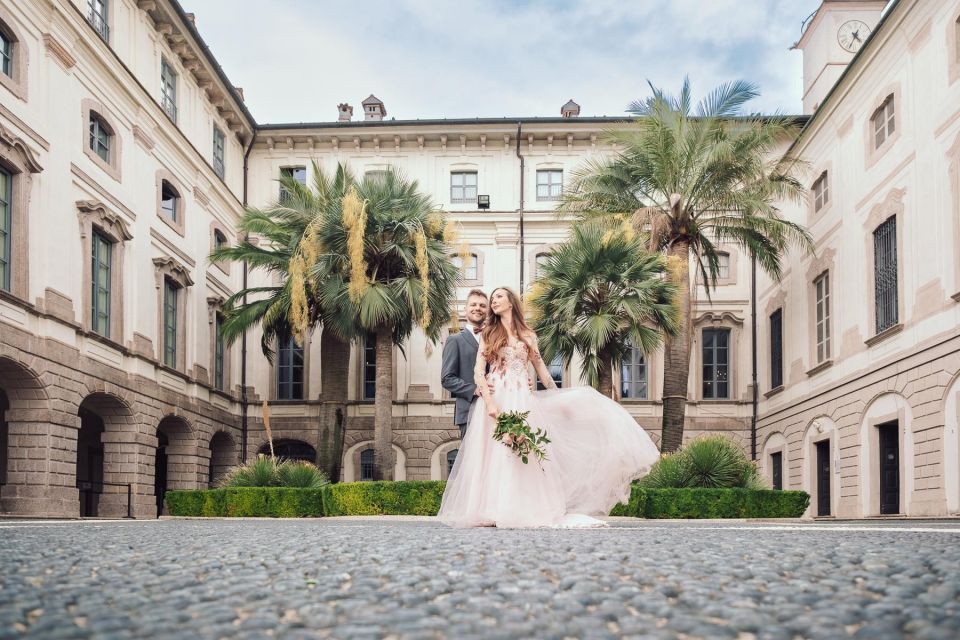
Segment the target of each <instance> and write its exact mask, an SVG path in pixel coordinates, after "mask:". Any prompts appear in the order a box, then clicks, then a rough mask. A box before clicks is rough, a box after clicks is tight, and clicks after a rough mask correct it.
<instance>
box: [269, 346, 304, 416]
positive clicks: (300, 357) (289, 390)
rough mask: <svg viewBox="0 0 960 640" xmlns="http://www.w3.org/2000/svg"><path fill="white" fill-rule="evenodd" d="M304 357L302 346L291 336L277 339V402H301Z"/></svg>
mask: <svg viewBox="0 0 960 640" xmlns="http://www.w3.org/2000/svg"><path fill="white" fill-rule="evenodd" d="M305 357H306V353H305V350H304V348H303V345H298V344H297V341H296V340H295V339H294V337H293V336H292V335H288V336H281V337H279V338H278V339H277V366H276V369H277V373H276V385H277V387H276V388H277V400H303V398H304V389H305V386H306V385H305V380H304V372H305V369H306V368H305V366H304V365H305Z"/></svg>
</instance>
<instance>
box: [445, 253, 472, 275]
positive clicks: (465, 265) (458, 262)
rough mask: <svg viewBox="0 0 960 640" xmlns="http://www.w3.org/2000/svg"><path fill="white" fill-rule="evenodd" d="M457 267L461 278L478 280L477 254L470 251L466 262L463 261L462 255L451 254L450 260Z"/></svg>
mask: <svg viewBox="0 0 960 640" xmlns="http://www.w3.org/2000/svg"><path fill="white" fill-rule="evenodd" d="M450 261H451V262H452V263H453V266H455V267H456V268H457V269H459V270H460V274H461V277H462V278H463V280H478V279H479V278H478V277H477V270H478V264H479V261H478V259H477V254H475V253H471V254H470V255H469V256H467V260H466V262H464V259H463V256H461V255H456V256H453V258H451V260H450Z"/></svg>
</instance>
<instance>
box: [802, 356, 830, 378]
mask: <svg viewBox="0 0 960 640" xmlns="http://www.w3.org/2000/svg"><path fill="white" fill-rule="evenodd" d="M832 366H833V360H832V359H831V360H824V361H823V362H821V363H820V364H818V365H817V366H815V367H814V368H812V369H810V370H809V371H807V375H808V376H815V375H817V374H818V373H820V372H821V371H824V370H826V369H829V368H830V367H832Z"/></svg>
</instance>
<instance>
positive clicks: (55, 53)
mask: <svg viewBox="0 0 960 640" xmlns="http://www.w3.org/2000/svg"><path fill="white" fill-rule="evenodd" d="M43 44H44V45H45V46H46V48H47V55H49V56H51V57H52V58H53V59H54V60H56V61H57V62H58V63H59V64H60V66H61V67H63V68H64V69H66V70H67V71H69V70H70V69H72V68H73V67H74V66H76V64H77V59H76V58H74V57H73V56H72V55H71V54H70V51H69V49H67V48H66V47H65V46H63V45H62V44H60V41H59V40H57V39H56V38H55V37H53V35H52V34H49V33H45V34H43Z"/></svg>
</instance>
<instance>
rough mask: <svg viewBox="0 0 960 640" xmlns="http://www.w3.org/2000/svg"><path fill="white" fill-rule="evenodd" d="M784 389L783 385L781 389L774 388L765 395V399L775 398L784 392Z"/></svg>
mask: <svg viewBox="0 0 960 640" xmlns="http://www.w3.org/2000/svg"><path fill="white" fill-rule="evenodd" d="M783 388H784V387H783V385H780V386H779V387H774V388H773V389H770V391H767V392H766V393H764V394H763V397H764V398H772V397H773V396H775V395H777V394H778V393H780V392H781V391H783Z"/></svg>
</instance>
